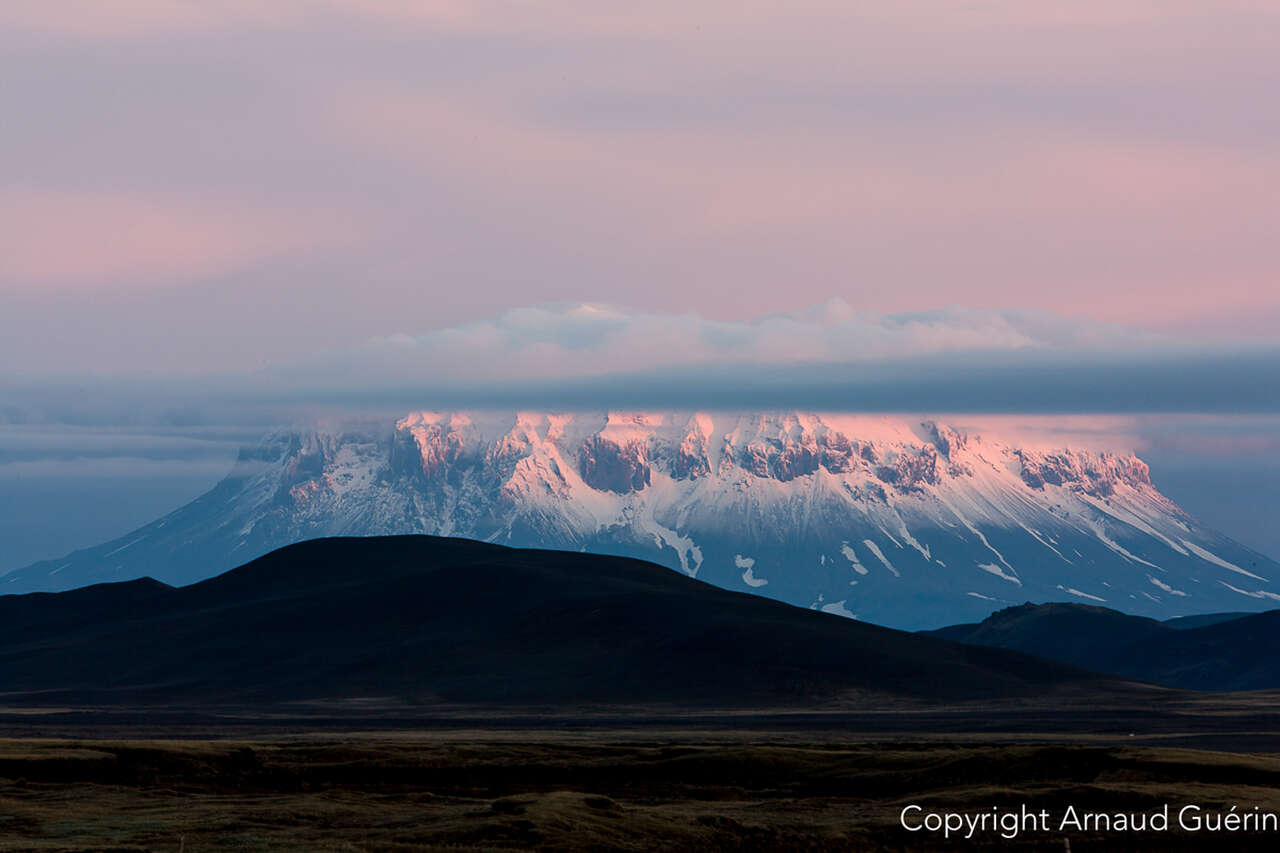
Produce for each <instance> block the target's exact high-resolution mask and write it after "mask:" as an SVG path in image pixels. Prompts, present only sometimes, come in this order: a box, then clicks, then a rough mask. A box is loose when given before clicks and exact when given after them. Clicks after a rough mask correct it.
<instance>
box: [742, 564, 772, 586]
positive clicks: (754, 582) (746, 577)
mask: <svg viewBox="0 0 1280 853" xmlns="http://www.w3.org/2000/svg"><path fill="white" fill-rule="evenodd" d="M752 562H754V561H752ZM742 582H743V583H745V584H746V585H747V586H749V587H752V588H755V587H761V586H768V585H769V582H768V581H767V580H765V579H764V578H758V577H756V576H755V575H754V574H753V573H752V571H751V567H750V566H747V570H746V571H745V572H743V573H742Z"/></svg>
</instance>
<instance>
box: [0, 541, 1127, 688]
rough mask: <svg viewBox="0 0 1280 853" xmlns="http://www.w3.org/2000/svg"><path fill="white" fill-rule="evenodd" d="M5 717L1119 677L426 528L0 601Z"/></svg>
mask: <svg viewBox="0 0 1280 853" xmlns="http://www.w3.org/2000/svg"><path fill="white" fill-rule="evenodd" d="M0 683H2V684H4V685H5V692H6V703H7V704H14V703H18V702H31V703H83V704H124V705H147V704H166V705H174V704H192V703H211V702H212V703H234V704H251V705H256V704H261V703H274V702H282V701H294V700H351V699H373V698H378V699H388V698H394V699H398V700H404V701H409V702H420V703H428V704H431V703H442V702H443V703H468V704H474V703H479V704H512V703H516V704H534V705H543V704H556V705H566V704H568V705H572V704H575V703H608V704H651V703H659V704H681V705H689V704H702V705H721V706H739V705H741V706H746V705H751V706H783V705H811V704H813V703H825V702H833V701H834V702H844V703H855V704H857V703H859V702H870V701H883V700H887V699H895V700H896V699H903V698H905V699H912V700H918V701H925V702H949V701H958V700H965V699H984V700H990V699H993V698H999V697H1025V696H1041V695H1045V694H1046V693H1049V692H1052V691H1054V690H1059V689H1061V690H1066V691H1072V692H1077V693H1078V692H1083V693H1086V694H1087V693H1089V692H1091V691H1093V692H1097V693H1098V695H1102V694H1104V693H1106V692H1107V691H1108V690H1112V689H1115V688H1117V687H1118V685H1117V683H1116V682H1115V681H1109V680H1107V679H1105V678H1104V677H1102V676H1098V675H1096V674H1094V673H1088V672H1085V671H1083V670H1079V669H1076V668H1074V667H1068V666H1065V665H1062V664H1056V663H1052V662H1047V661H1043V660H1038V659H1034V658H1030V657H1027V656H1025V655H1022V654H1019V653H1017V652H1008V651H1005V650H1001V649H985V648H980V647H977V646H964V645H959V644H953V643H949V642H946V641H944V640H939V639H934V638H931V637H925V636H921V635H915V634H907V633H903V632H900V631H894V630H891V629H887V628H880V627H877V626H873V625H866V624H862V623H858V622H855V621H852V620H848V619H841V618H838V617H835V616H831V615H828V614H823V613H814V612H812V611H808V610H804V609H800V608H795V607H791V606H789V605H786V604H782V603H780V602H776V601H771V600H769V599H765V598H761V597H758V596H752V595H747V594H743V593H734V592H728V591H725V590H721V589H718V588H716V587H713V586H711V585H709V584H705V583H702V582H700V581H696V580H693V579H691V578H688V577H684V576H681V575H680V574H678V573H675V572H671V571H669V570H667V569H665V568H662V567H660V566H656V565H653V564H650V563H644V562H641V561H637V560H630V559H625V558H617V557H602V556H596V555H590V554H578V553H565V552H554V551H527V550H513V549H509V548H505V547H502V546H497V545H488V544H484V543H480V542H474V541H468V540H457V539H438V538H433V537H424V536H406V537H387V538H371V539H324V540H315V541H310V542H305V543H302V544H298V545H293V546H289V547H287V548H284V549H282V550H279V551H276V552H274V553H272V554H269V555H267V556H265V557H262V558H260V559H258V560H255V561H253V562H251V563H249V564H248V565H246V566H243V567H241V568H239V569H236V570H233V571H231V572H228V573H226V574H224V575H221V576H219V577H216V578H213V579H210V580H207V581H203V582H201V583H198V584H195V585H192V586H187V587H182V588H171V587H166V586H163V585H161V584H157V583H155V582H153V581H135V582H131V583H126V584H108V585H102V586H96V587H90V588H86V589H80V590H75V591H73V592H67V593H61V594H57V595H47V594H33V595H25V596H9V597H5V598H3V599H0Z"/></svg>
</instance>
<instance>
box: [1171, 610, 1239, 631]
mask: <svg viewBox="0 0 1280 853" xmlns="http://www.w3.org/2000/svg"><path fill="white" fill-rule="evenodd" d="M1248 615H1250V614H1249V613H1248V612H1246V611H1236V612H1234V613H1199V614H1196V615H1195V616H1175V617H1174V618H1173V619H1165V620H1164V624H1166V625H1168V626H1169V627H1170V628H1177V629H1178V630H1180V631H1181V630H1185V629H1187V628H1203V627H1204V626H1206V625H1217V624H1218V623H1219V622H1230V621H1232V620H1233V619H1239V618H1241V617H1243V616H1248Z"/></svg>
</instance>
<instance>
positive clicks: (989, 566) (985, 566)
mask: <svg viewBox="0 0 1280 853" xmlns="http://www.w3.org/2000/svg"><path fill="white" fill-rule="evenodd" d="M978 568H980V569H982V570H983V571H984V572H991V574H993V575H995V576H996V577H998V578H1001V579H1003V580H1007V581H1009V582H1010V583H1016V584H1017V585H1018V586H1022V581H1021V580H1019V579H1018V577H1017V576H1016V575H1010V574H1005V571H1004V569H1002V568H1000V567H999V566H997V565H996V564H995V563H979V564H978Z"/></svg>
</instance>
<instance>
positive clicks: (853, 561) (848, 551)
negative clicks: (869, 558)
mask: <svg viewBox="0 0 1280 853" xmlns="http://www.w3.org/2000/svg"><path fill="white" fill-rule="evenodd" d="M840 553H841V554H844V558H845V559H846V560H848V561H849V564H850V565H852V566H853V570H854V571H855V572H857V573H858V574H860V575H865V574H866V573H867V567H866V566H864V565H862V563H861V562H859V561H858V552H857V551H855V550H853V546H852V545H850V544H849V543H848V542H841V543H840Z"/></svg>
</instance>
